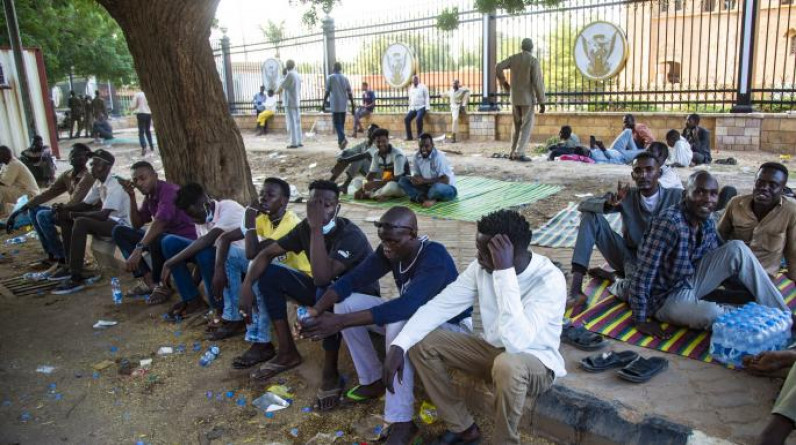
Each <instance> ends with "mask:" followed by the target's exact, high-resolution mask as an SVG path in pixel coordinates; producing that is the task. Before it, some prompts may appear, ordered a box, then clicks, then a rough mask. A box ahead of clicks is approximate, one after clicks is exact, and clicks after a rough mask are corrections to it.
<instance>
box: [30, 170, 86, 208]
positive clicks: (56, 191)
mask: <svg viewBox="0 0 796 445" xmlns="http://www.w3.org/2000/svg"><path fill="white" fill-rule="evenodd" d="M73 173H74V169H70V170H67V171H65V172H63V173H61V174H60V175H58V178H57V179H56V180H55V182H53V183H52V185H51V186H50V188H48V189H47V190H45V191H43V192H41V193H40V194H39V195H37V196H34V197H33V198H31V199H30V200H29V201H28V206H29V207H31V208H32V207H36V206H39V205H42V204H44V203H46V202H48V201H51V200H53V199H55V198H57V197H59V196H61V195H62V194H64V193H68V194H69V201H68V202H67V205H73V204H77V203H79V202H82V201H83V198H85V197H86V195H87V194H88V191H89V190H91V185H92V184H94V177H93V176H91V172H89V170H88V169H87V168H84V169H83V170H82V171H80V172H79V173H78V174H76V175H73Z"/></svg>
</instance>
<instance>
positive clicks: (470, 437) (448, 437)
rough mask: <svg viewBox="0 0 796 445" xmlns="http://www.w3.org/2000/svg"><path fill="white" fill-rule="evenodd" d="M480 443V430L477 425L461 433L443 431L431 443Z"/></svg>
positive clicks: (465, 444) (440, 444)
mask: <svg viewBox="0 0 796 445" xmlns="http://www.w3.org/2000/svg"><path fill="white" fill-rule="evenodd" d="M480 442H481V430H480V429H478V425H476V424H472V426H470V428H467V429H466V430H464V431H462V432H461V433H454V432H453V431H451V430H445V432H444V433H442V435H441V436H439V437H437V439H436V440H435V441H434V442H432V445H477V444H479V443H480Z"/></svg>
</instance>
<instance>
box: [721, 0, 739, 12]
mask: <svg viewBox="0 0 796 445" xmlns="http://www.w3.org/2000/svg"><path fill="white" fill-rule="evenodd" d="M737 6H738V1H737V0H724V9H725V10H730V9H735V8H736V7H737Z"/></svg>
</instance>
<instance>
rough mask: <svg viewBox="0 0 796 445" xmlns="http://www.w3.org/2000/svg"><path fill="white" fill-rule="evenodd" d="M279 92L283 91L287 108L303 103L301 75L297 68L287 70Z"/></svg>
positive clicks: (283, 101) (284, 104)
mask: <svg viewBox="0 0 796 445" xmlns="http://www.w3.org/2000/svg"><path fill="white" fill-rule="evenodd" d="M277 93H283V94H282V104H283V106H284V107H285V108H299V106H300V105H301V102H300V101H301V77H300V76H299V75H298V73H297V72H296V70H295V69H292V70H290V71H288V72H287V75H286V76H285V77H284V79H282V83H281V84H280V85H279V89H277Z"/></svg>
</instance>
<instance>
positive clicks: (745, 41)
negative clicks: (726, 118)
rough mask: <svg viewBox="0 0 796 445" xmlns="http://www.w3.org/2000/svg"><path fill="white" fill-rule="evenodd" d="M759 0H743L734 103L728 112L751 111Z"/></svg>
mask: <svg viewBox="0 0 796 445" xmlns="http://www.w3.org/2000/svg"><path fill="white" fill-rule="evenodd" d="M759 3H760V2H759V0H743V13H742V15H741V20H742V22H741V44H740V45H739V54H738V60H739V61H740V63H739V64H738V85H737V87H738V89H737V91H736V96H735V105H733V107H732V108H731V109H730V113H751V112H752V111H754V110H753V109H752V82H753V79H754V77H753V74H754V60H755V33H756V28H757V10H758V6H759Z"/></svg>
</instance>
